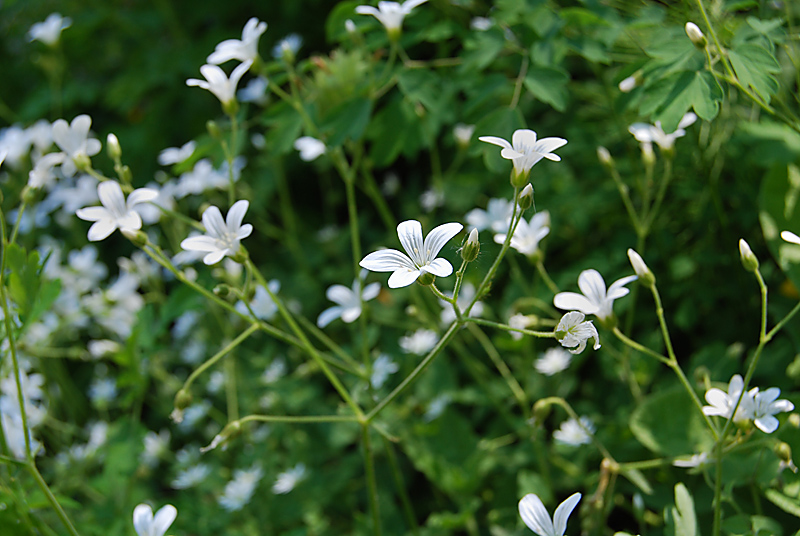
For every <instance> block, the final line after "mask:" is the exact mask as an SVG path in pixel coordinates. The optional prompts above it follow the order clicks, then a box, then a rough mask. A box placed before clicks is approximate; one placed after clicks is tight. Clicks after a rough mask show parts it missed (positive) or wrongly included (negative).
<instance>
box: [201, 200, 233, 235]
mask: <svg viewBox="0 0 800 536" xmlns="http://www.w3.org/2000/svg"><path fill="white" fill-rule="evenodd" d="M201 219H202V221H203V227H205V229H206V231H207V232H208V234H210V235H212V236H215V237H217V238H220V237H223V236H225V233H226V232H227V227H226V226H225V220H223V219H222V213H221V212H220V211H219V208H217V207H215V206H211V207H208V208H207V209H205V211H203V216H202V218H201Z"/></svg>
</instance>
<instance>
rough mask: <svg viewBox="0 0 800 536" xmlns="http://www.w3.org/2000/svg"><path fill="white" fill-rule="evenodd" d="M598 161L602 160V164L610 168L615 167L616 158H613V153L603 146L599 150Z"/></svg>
mask: <svg viewBox="0 0 800 536" xmlns="http://www.w3.org/2000/svg"><path fill="white" fill-rule="evenodd" d="M597 159H598V160H600V163H601V164H603V165H604V166H606V167H608V168H613V167H614V158H613V157H612V156H611V153H610V152H609V151H608V149H606V148H605V147H603V146H602V145H601V146H599V147H598V148H597Z"/></svg>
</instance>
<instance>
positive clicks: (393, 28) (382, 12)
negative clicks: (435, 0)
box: [356, 0, 428, 39]
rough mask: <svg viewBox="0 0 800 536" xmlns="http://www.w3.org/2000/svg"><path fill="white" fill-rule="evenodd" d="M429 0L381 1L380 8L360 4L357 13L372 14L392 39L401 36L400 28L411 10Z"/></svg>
mask: <svg viewBox="0 0 800 536" xmlns="http://www.w3.org/2000/svg"><path fill="white" fill-rule="evenodd" d="M427 1H428V0H406V1H405V2H403V3H402V4H399V3H397V2H388V1H383V0H382V1H380V2H378V8H377V9H376V8H374V7H372V6H358V7H356V13H358V14H359V15H372V16H373V17H375V18H376V19H378V21H380V23H381V24H383V26H384V28H386V32H387V33H388V34H389V37H390V38H391V39H397V38H398V37H399V36H400V29H401V27H402V26H403V19H404V18H406V15H408V14H410V13H411V10H412V9H414V8H415V7H417V6H418V5H420V4H424V3H425V2H427Z"/></svg>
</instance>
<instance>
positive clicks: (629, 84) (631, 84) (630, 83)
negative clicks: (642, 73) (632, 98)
mask: <svg viewBox="0 0 800 536" xmlns="http://www.w3.org/2000/svg"><path fill="white" fill-rule="evenodd" d="M638 85H639V79H638V78H636V75H632V76H629V77H628V78H624V79H623V80H622V81H621V82H620V83H619V90H620V91H622V92H623V93H630V92H631V91H633V89H634V88H635V87H636V86H638Z"/></svg>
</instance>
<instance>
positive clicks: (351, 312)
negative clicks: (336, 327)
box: [342, 307, 361, 324]
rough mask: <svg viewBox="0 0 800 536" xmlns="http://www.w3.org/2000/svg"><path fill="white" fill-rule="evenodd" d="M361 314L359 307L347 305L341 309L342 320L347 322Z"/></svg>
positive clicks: (352, 320)
mask: <svg viewBox="0 0 800 536" xmlns="http://www.w3.org/2000/svg"><path fill="white" fill-rule="evenodd" d="M359 316H361V307H347V308H345V309H344V310H343V311H342V322H344V323H345V324H349V323H351V322H354V321H355V320H356V319H357V318H358V317H359Z"/></svg>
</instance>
